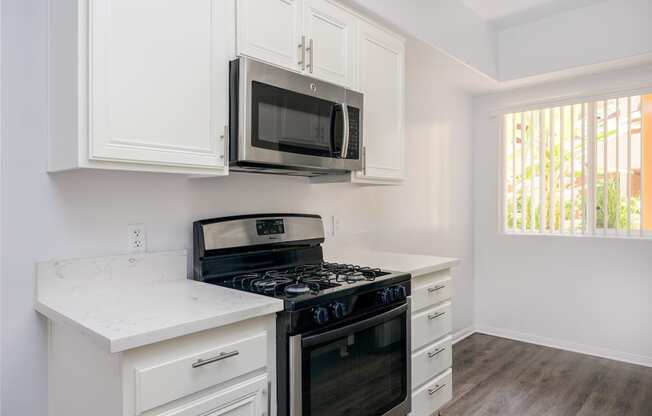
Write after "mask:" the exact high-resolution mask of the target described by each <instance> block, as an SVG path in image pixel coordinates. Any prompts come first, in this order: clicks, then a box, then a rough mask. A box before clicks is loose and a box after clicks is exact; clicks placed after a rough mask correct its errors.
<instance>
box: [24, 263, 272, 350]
mask: <svg viewBox="0 0 652 416" xmlns="http://www.w3.org/2000/svg"><path fill="white" fill-rule="evenodd" d="M186 267H187V254H186V252H185V251H175V252H167V253H152V254H138V255H125V256H114V257H104V258H93V259H79V260H63V261H49V262H43V263H39V264H38V265H37V285H36V305H35V308H36V310H37V311H38V312H40V313H41V314H43V315H45V316H46V317H47V318H48V319H51V320H52V321H55V322H59V323H64V324H68V325H72V326H74V327H76V328H78V329H79V330H80V331H81V332H82V333H84V334H86V335H87V336H89V337H91V338H93V339H94V340H95V341H96V342H97V343H99V345H100V346H102V347H104V348H105V349H106V350H107V351H109V352H112V353H115V352H120V351H125V350H128V349H132V348H136V347H140V346H143V345H148V344H152V343H156V342H160V341H164V340H167V339H171V338H176V337H180V336H183V335H187V334H191V333H194V332H199V331H204V330H207V329H211V328H216V327H220V326H224V325H228V324H231V323H235V322H239V321H243V320H245V319H250V318H255V317H258V316H263V315H267V314H271V313H275V312H278V311H280V310H282V309H283V301H281V300H278V299H274V298H271V297H266V296H260V295H256V294H251V293H247V292H242V291H237V290H231V289H227V288H223V287H218V286H214V285H210V284H206V283H201V282H196V281H193V280H189V279H187V278H186V275H187V270H186Z"/></svg>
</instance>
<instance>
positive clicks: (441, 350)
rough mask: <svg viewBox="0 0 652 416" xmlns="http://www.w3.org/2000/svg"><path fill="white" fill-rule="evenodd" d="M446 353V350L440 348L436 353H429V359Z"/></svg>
mask: <svg viewBox="0 0 652 416" xmlns="http://www.w3.org/2000/svg"><path fill="white" fill-rule="evenodd" d="M444 351H446V348H438V349H436V350H435V351H431V352H429V353H428V358H433V357H436V356H438V355H439V354H441V353H442V352H444Z"/></svg>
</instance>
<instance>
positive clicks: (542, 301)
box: [473, 66, 652, 365]
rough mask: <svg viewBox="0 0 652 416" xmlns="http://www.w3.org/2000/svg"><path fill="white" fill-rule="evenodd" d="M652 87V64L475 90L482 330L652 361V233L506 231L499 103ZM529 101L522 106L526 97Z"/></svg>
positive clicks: (477, 266)
mask: <svg viewBox="0 0 652 416" xmlns="http://www.w3.org/2000/svg"><path fill="white" fill-rule="evenodd" d="M642 86H647V87H648V88H652V66H643V67H639V68H634V69H628V70H621V71H617V72H611V73H606V74H602V75H592V76H586V77H583V78H582V79H575V80H567V81H564V82H557V83H553V84H544V85H540V86H536V87H530V88H526V89H520V90H516V91H511V92H505V93H501V94H496V95H491V96H487V97H481V98H477V99H475V100H474V107H473V111H474V114H473V118H474V130H473V135H474V142H473V167H474V172H473V188H474V192H473V196H474V270H475V279H476V309H475V310H476V325H477V327H478V329H479V330H480V331H482V332H487V333H493V334H497V335H503V336H508V337H514V338H517V339H518V338H520V339H524V340H529V341H533V342H539V343H543V344H550V345H553V346H559V347H563V348H569V349H576V350H580V351H584V352H589V353H593V354H598V355H604V356H608V357H612V358H617V359H621V360H628V361H633V362H638V363H643V364H647V365H652V331H650V328H651V327H652V301H651V299H652V272H651V270H652V255H650V253H652V241H645V240H636V241H632V240H625V239H601V238H578V237H574V238H572V237H537V236H506V235H501V234H500V233H499V231H498V230H499V225H498V218H499V213H498V200H497V198H498V197H499V195H500V192H499V191H498V189H499V184H498V178H499V166H498V160H499V159H498V158H499V151H498V122H499V119H498V118H497V117H492V115H491V113H492V112H493V111H495V110H497V109H503V108H511V107H513V106H517V108H518V106H519V105H520V106H523V105H526V103H528V102H533V101H541V100H544V101H545V100H550V101H556V100H558V99H560V98H567V97H568V96H569V95H575V96H590V95H594V94H601V93H611V92H614V91H617V90H622V91H625V90H630V89H634V88H640V87H642ZM521 108H522V107H521Z"/></svg>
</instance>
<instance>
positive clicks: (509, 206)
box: [502, 94, 652, 237]
mask: <svg viewBox="0 0 652 416" xmlns="http://www.w3.org/2000/svg"><path fill="white" fill-rule="evenodd" d="M502 131H503V134H504V138H503V140H504V147H503V149H504V152H503V161H504V163H503V178H504V184H503V186H504V188H503V189H504V198H503V210H502V212H503V220H504V222H503V225H504V229H505V231H506V232H508V233H529V234H564V235H572V234H576V235H618V236H631V237H641V236H643V237H652V94H650V95H635V96H629V97H620V98H613V99H606V100H600V101H594V102H584V103H576V104H570V105H563V106H559V107H551V108H544V109H538V110H533V111H526V112H520V113H511V114H506V115H504V116H503V129H502Z"/></svg>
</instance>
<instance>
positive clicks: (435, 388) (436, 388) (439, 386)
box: [428, 384, 446, 396]
mask: <svg viewBox="0 0 652 416" xmlns="http://www.w3.org/2000/svg"><path fill="white" fill-rule="evenodd" d="M444 387H446V385H445V384H442V385H439V384H437V385H436V386H435V387H433V388H431V389H428V394H429V395H431V396H432V395H433V394H435V393H437V392H438V391H439V390H441V389H443V388H444Z"/></svg>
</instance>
